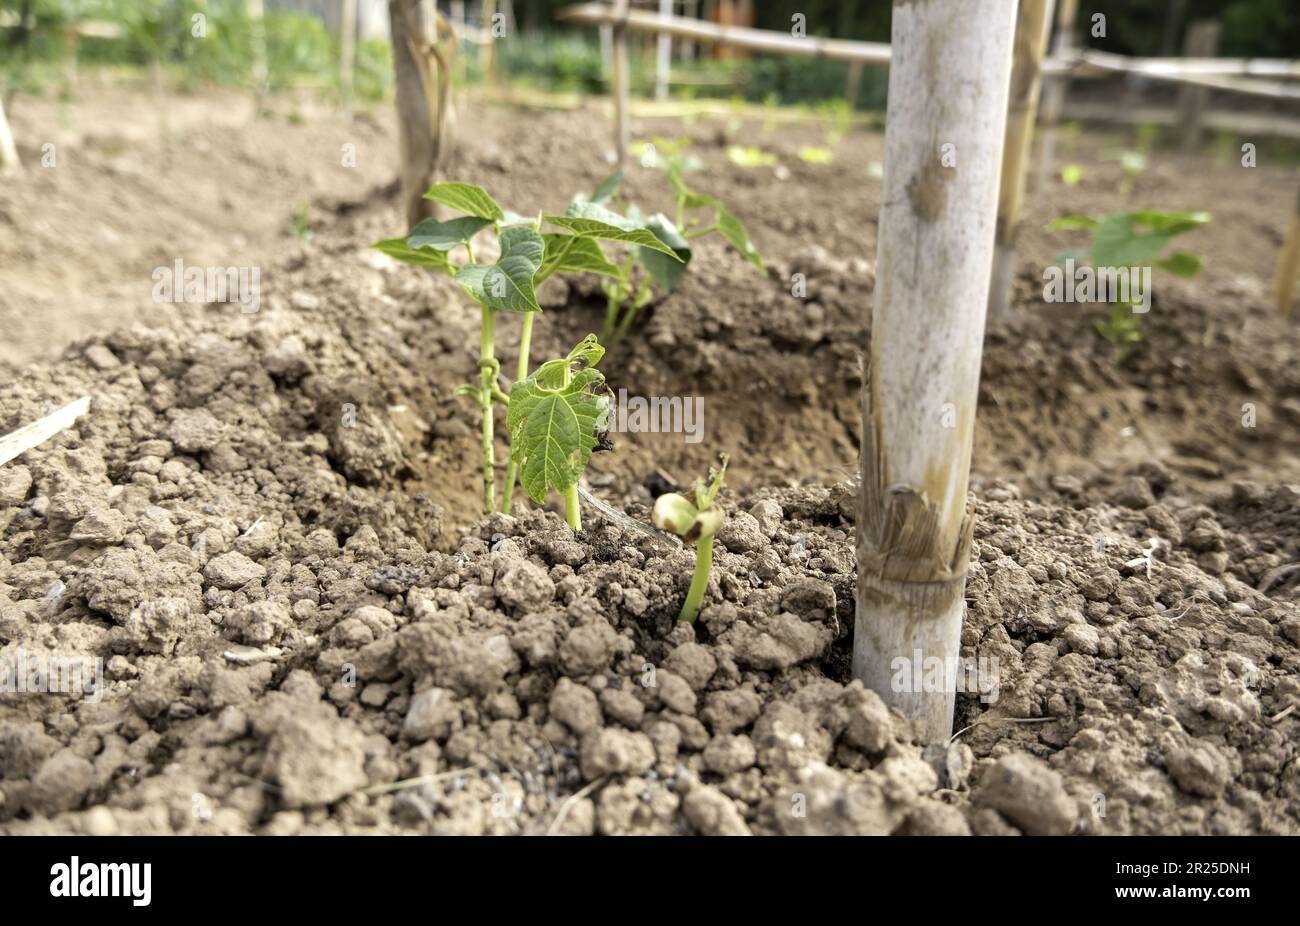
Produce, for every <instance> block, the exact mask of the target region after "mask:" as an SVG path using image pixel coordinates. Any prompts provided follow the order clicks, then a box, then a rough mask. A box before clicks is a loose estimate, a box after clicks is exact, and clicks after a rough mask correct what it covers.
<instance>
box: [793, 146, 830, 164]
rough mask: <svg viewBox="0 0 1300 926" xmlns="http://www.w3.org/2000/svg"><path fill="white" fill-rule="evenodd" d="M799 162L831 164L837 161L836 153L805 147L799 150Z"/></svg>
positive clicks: (815, 147)
mask: <svg viewBox="0 0 1300 926" xmlns="http://www.w3.org/2000/svg"><path fill="white" fill-rule="evenodd" d="M799 160H801V161H803V162H804V163H805V164H829V163H830V162H831V161H833V160H835V153H834V152H833V151H831V149H830V148H820V147H818V146H816V145H805V146H803V147H802V148H800V149H799Z"/></svg>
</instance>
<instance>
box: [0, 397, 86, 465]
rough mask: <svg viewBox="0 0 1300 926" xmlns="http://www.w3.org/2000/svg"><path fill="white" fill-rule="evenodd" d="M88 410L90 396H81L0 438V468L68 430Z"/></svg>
mask: <svg viewBox="0 0 1300 926" xmlns="http://www.w3.org/2000/svg"><path fill="white" fill-rule="evenodd" d="M89 410H90V396H82V397H81V398H79V399H77V400H76V401H75V402H69V403H68V404H67V405H65V406H63V407H62V408H60V409H59V410H58V411H56V412H51V413H50V414H48V415H46V416H45V417H44V418H41V419H40V420H38V421H33V422H32V423H31V424H25V425H23V426H22V427H21V428H19V429H18V430H17V431H12V432H10V433H9V434H6V435H5V436H4V437H0V466H3V465H4V464H6V463H8V462H9V461H10V460H12V459H13V458H14V457H16V456H18V455H19V454H22V453H26V452H27V451H28V450H31V449H32V448H33V447H39V446H40V445H41V444H43V443H45V442H46V441H47V440H49V439H50V438H51V437H53V436H54V435H55V434H58V433H59V432H60V431H62V430H64V429H65V428H68V427H70V426H71V425H72V423H73V422H74V421H76V420H77V419H78V418H80V417H81V416H82V415H84V414H86V412H87V411H89Z"/></svg>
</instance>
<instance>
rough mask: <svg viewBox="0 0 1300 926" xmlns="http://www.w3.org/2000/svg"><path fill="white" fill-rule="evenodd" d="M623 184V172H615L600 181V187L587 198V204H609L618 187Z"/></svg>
mask: <svg viewBox="0 0 1300 926" xmlns="http://www.w3.org/2000/svg"><path fill="white" fill-rule="evenodd" d="M622 182H623V172H622V171H621V170H616V171H614V172H613V173H612V174H610V175H609V176H608V177H606V178H605V179H604V180H602V181H600V186H598V187H596V189H595V191H594V192H593V193H592V194H591V196H590V197H588V201H589V202H593V203H596V204H597V205H599V204H601V203H606V202H609V200H610V199H611V198H612V197H613V195H614V194H615V193H617V192H618V188H619V185H620V184H621V183H622Z"/></svg>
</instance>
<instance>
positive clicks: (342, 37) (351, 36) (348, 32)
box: [339, 0, 357, 111]
mask: <svg viewBox="0 0 1300 926" xmlns="http://www.w3.org/2000/svg"><path fill="white" fill-rule="evenodd" d="M356 41H357V0H339V90H340V92H341V93H342V95H343V108H344V109H345V110H347V111H351V109H352V82H353V72H354V70H355V68H356Z"/></svg>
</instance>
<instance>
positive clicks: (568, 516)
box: [564, 482, 582, 533]
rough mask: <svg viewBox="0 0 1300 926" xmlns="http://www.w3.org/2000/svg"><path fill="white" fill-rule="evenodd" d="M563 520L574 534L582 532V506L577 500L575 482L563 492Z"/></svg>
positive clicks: (576, 485)
mask: <svg viewBox="0 0 1300 926" xmlns="http://www.w3.org/2000/svg"><path fill="white" fill-rule="evenodd" d="M564 520H566V521H568V522H569V527H571V528H573V530H574V532H575V533H576V532H577V531H580V530H582V505H581V503H580V501H579V499H578V484H577V483H576V482H575V483H574V484H573V485H571V486H569V487H568V488H567V489H565V490H564Z"/></svg>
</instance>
